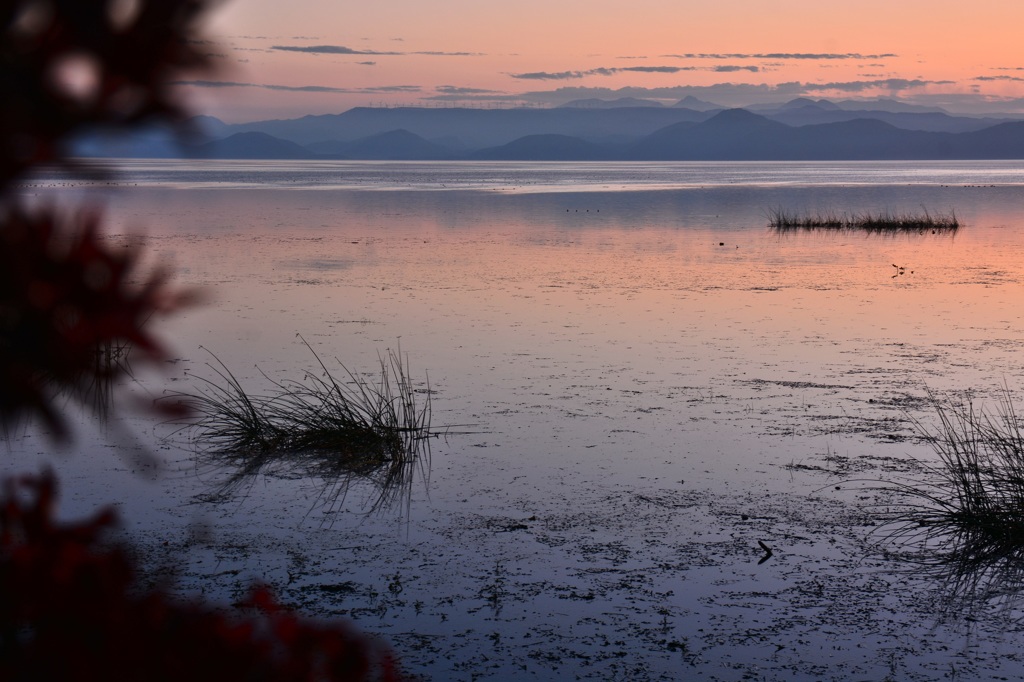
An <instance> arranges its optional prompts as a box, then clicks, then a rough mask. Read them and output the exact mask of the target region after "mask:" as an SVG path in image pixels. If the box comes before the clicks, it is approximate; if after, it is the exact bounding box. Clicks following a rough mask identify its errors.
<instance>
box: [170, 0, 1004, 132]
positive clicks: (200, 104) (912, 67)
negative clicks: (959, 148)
mask: <svg viewBox="0 0 1024 682" xmlns="http://www.w3.org/2000/svg"><path fill="white" fill-rule="evenodd" d="M1022 27H1024V3H1017V2H1006V0H974V1H973V2H964V1H963V0H957V1H951V0H899V2H893V0H861V1H860V2H856V3H852V2H848V3H832V2H822V1H821V0H775V1H772V2H766V1H765V0H715V1H714V2H711V1H708V0H704V1H701V2H695V1H693V0H631V1H630V2H623V0H614V1H613V0H517V1H516V2H503V1H502V2H481V1H480V0H433V1H432V2H423V1H422V0H375V2H373V3H350V2H346V3H341V2H337V0H290V1H289V2H281V1H280V0H228V2H226V3H225V4H223V5H222V6H220V7H219V8H217V9H216V10H214V12H213V14H212V15H211V20H210V21H209V22H208V25H207V35H208V37H209V38H210V40H211V43H210V45H209V52H210V53H211V54H213V55H214V56H215V62H216V63H217V64H218V65H219V66H220V68H219V70H218V71H216V72H214V73H212V74H204V75H202V76H201V77H194V78H192V79H191V80H189V81H185V82H183V83H182V84H181V85H180V86H179V87H180V88H181V90H182V91H183V92H185V93H187V95H188V97H189V98H190V99H191V101H192V102H193V108H194V109H196V110H198V111H200V112H202V113H208V114H212V115H215V116H218V117H220V118H223V119H224V120H227V121H231V122H235V121H250V120H261V119H268V118H294V117H298V116H302V115H305V114H324V113H340V112H342V111H345V110H347V109H350V108H352V107H355V106H380V105H384V104H386V105H416V106H477V107H495V106H502V107H508V106H552V105H557V104H560V103H563V102H566V101H569V100H572V99H579V98H584V97H600V98H603V99H614V98H617V97H625V96H631V97H644V98H649V99H657V100H660V101H663V102H664V103H666V104H671V103H674V102H676V101H678V100H680V99H682V98H683V97H685V96H687V95H693V96H695V97H698V98H700V99H703V100H707V101H711V102H714V103H717V104H721V105H724V106H742V105H747V104H755V103H764V102H784V101H787V100H789V99H792V98H794V97H799V96H807V97H814V98H819V97H828V98H832V99H839V98H843V99H848V98H874V97H894V98H898V99H901V100H904V101H908V102H912V103H916V104H926V105H932V106H940V107H943V108H945V109H947V110H949V111H952V112H965V113H979V112H984V111H1001V112H1010V111H1013V112H1024V42H1022V40H1021V35H1022V34H1021V31H1022Z"/></svg>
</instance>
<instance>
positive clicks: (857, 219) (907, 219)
mask: <svg viewBox="0 0 1024 682" xmlns="http://www.w3.org/2000/svg"><path fill="white" fill-rule="evenodd" d="M768 228H769V229H770V230H772V231H773V232H775V233H777V234H788V233H792V232H830V231H834V232H861V233H865V234H877V235H897V234H956V232H957V231H958V230H959V229H960V219H959V218H957V216H956V211H950V212H949V213H946V214H938V215H932V214H931V213H929V211H928V209H926V208H922V212H921V213H896V212H892V211H883V212H879V213H871V212H865V213H836V212H834V211H825V212H819V213H815V214H811V213H796V212H791V211H786V210H785V209H783V208H781V207H779V208H773V209H771V210H769V211H768Z"/></svg>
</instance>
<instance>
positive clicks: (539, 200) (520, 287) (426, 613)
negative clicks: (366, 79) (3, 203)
mask: <svg viewBox="0 0 1024 682" xmlns="http://www.w3.org/2000/svg"><path fill="white" fill-rule="evenodd" d="M122 165H123V166H124V167H125V170H124V171H123V172H122V174H121V175H119V176H118V177H117V178H115V179H112V180H107V181H105V182H102V183H100V182H97V181H90V182H82V181H78V182H70V181H68V180H66V179H64V180H61V179H59V178H56V177H52V176H43V177H40V178H38V179H37V180H35V181H33V182H31V183H27V184H26V186H25V187H24V188H23V190H22V191H23V192H25V193H26V194H30V195H35V196H39V197H40V198H41V199H43V200H56V201H59V202H65V201H67V202H69V203H70V202H72V201H75V200H78V199H82V198H85V199H87V200H90V201H95V202H102V203H104V204H105V205H106V213H107V215H108V216H109V218H110V220H111V222H112V224H113V225H114V229H113V230H112V234H111V239H117V240H122V241H128V240H134V239H137V238H139V236H138V235H139V234H140V233H143V232H144V235H145V241H146V244H147V246H148V248H149V250H150V253H151V254H153V256H154V259H161V260H165V261H168V262H171V263H173V265H174V269H175V272H176V281H177V282H179V283H180V284H182V285H186V286H195V287H198V288H200V289H201V290H203V291H204V292H207V294H208V295H209V300H208V301H207V303H206V304H205V305H203V306H202V307H197V308H195V309H193V310H189V311H185V312H184V313H182V314H180V315H178V316H177V317H176V318H174V319H172V320H169V321H164V322H161V323H160V324H161V328H162V329H163V330H164V331H165V335H166V336H167V337H168V338H169V339H170V341H171V343H172V345H173V347H174V349H175V358H174V361H173V362H171V363H168V366H167V368H166V371H165V372H163V373H162V374H156V373H152V372H146V373H144V374H141V375H137V381H136V382H134V383H133V384H132V385H130V386H128V387H126V388H127V389H128V390H129V391H131V392H134V393H136V394H138V395H143V396H147V397H156V396H159V395H162V394H163V393H164V392H165V391H167V390H176V389H177V390H187V389H188V388H190V387H191V386H192V384H191V382H194V381H195V380H194V378H190V375H191V376H194V375H200V376H211V369H210V368H209V367H208V363H210V362H211V356H210V355H208V354H207V353H206V352H205V351H204V350H202V349H201V348H200V347H202V348H205V349H209V350H210V351H213V352H214V353H216V355H217V357H219V358H220V359H221V360H223V361H224V362H225V363H227V365H228V366H229V367H230V368H231V369H232V371H233V372H235V374H236V375H237V376H238V377H239V378H240V379H241V380H242V381H243V383H244V384H245V385H246V386H248V387H251V389H252V390H262V389H263V388H265V387H266V385H267V384H266V379H265V377H263V376H262V373H265V374H267V375H268V376H270V377H271V378H273V379H278V380H283V379H291V378H300V377H301V374H302V373H303V372H304V371H306V370H312V369H315V365H314V362H315V361H314V359H313V358H312V357H311V356H310V354H309V352H308V350H307V349H306V348H305V347H304V346H303V345H302V342H301V341H300V339H298V338H296V335H297V334H301V335H302V337H303V338H305V339H306V340H307V341H309V342H310V343H311V344H312V345H313V346H314V348H316V350H317V352H318V353H319V354H320V355H321V356H322V357H323V358H325V360H326V361H327V362H328V364H330V363H332V362H334V361H335V360H337V361H339V362H340V363H343V364H344V366H345V367H347V368H349V369H352V370H355V371H361V370H364V369H365V370H368V371H373V370H374V369H375V368H376V367H377V366H378V360H377V358H378V353H379V352H382V351H383V350H384V349H387V348H392V349H394V348H397V347H398V344H400V346H401V351H402V353H403V354H406V355H407V356H408V358H409V362H410V365H411V371H412V374H413V376H414V378H416V379H418V380H420V381H421V382H422V383H421V384H420V385H419V389H420V390H421V392H425V391H426V390H428V389H427V379H428V377H429V391H430V395H431V397H432V404H433V426H434V428H435V429H438V430H440V431H442V432H444V433H443V437H439V438H436V439H434V440H432V441H431V457H430V467H429V470H428V471H427V470H418V471H417V473H416V476H417V477H416V479H415V480H414V482H413V485H412V487H411V489H410V491H409V496H408V497H407V498H403V499H404V502H403V504H400V505H398V506H397V507H392V508H390V509H387V510H385V511H383V512H382V513H375V514H371V515H367V514H366V513H365V511H366V509H367V508H368V506H369V505H371V504H372V502H373V501H374V499H375V494H376V491H374V490H373V489H372V487H368V486H360V485H358V484H356V485H353V486H350V487H349V488H347V489H346V488H344V487H343V486H340V485H339V483H338V482H333V485H332V482H324V481H321V480H318V479H315V478H310V477H308V476H304V475H302V473H301V472H295V473H292V474H289V473H288V472H287V471H283V472H278V473H277V474H276V475H273V476H266V477H261V478H258V479H255V480H253V481H252V482H251V485H249V486H248V487H247V488H245V489H243V491H242V492H241V493H240V494H239V495H237V496H235V497H233V498H232V499H230V500H228V501H220V502H216V503H215V502H210V501H204V498H203V493H205V492H208V491H209V490H210V489H211V487H212V486H214V485H215V484H216V482H217V481H218V480H219V477H220V476H222V475H223V472H219V471H217V470H214V469H211V468H209V467H205V466H203V465H201V464H200V463H199V462H198V461H197V459H196V457H195V453H194V452H193V451H192V450H191V449H190V447H189V445H188V443H186V442H184V441H183V439H182V437H181V434H177V435H175V434H173V433H172V429H171V428H170V427H168V426H167V425H160V424H154V423H152V422H151V421H147V420H146V418H145V417H142V416H139V415H132V414H130V413H129V412H128V410H127V409H125V410H122V411H121V412H119V413H118V414H120V417H119V418H118V419H117V420H115V421H113V422H111V423H109V424H107V425H106V426H105V427H94V426H90V425H89V422H90V421H91V420H90V419H88V418H86V417H83V426H82V429H81V431H80V434H79V439H78V443H77V446H76V448H75V450H76V452H75V453H74V454H73V455H72V454H69V453H63V454H62V453H56V454H50V453H51V451H52V446H51V445H50V444H49V442H48V441H47V440H46V439H45V435H44V434H42V433H39V432H38V430H37V429H35V428H33V427H25V428H23V429H20V430H19V431H18V432H16V433H14V434H12V437H11V439H10V441H9V442H10V446H9V454H8V458H7V464H5V470H24V469H25V468H26V467H30V466H34V465H36V464H38V462H40V461H41V460H44V459H47V460H53V461H54V462H55V465H56V466H57V467H58V470H59V471H60V472H61V474H62V480H63V481H64V486H65V489H66V492H65V497H64V499H65V504H64V507H63V509H64V511H63V513H64V514H65V515H67V516H75V515H80V514H84V513H86V512H87V511H89V510H91V509H93V508H95V506H97V505H99V504H103V503H106V502H117V503H118V504H119V506H120V507H121V508H122V513H123V516H124V518H125V519H126V527H125V535H126V537H127V538H129V539H130V540H131V541H132V542H133V543H135V546H136V548H137V551H138V552H139V553H140V556H141V557H142V558H143V560H144V562H145V564H146V565H147V566H149V567H151V568H152V567H162V566H166V567H168V568H169V569H170V570H172V571H173V572H174V573H176V574H177V576H178V578H177V581H178V585H179V588H180V590H181V591H182V592H183V593H184V594H192V595H199V594H201V595H204V596H205V597H207V598H211V599H215V600H218V601H221V602H222V603H225V604H230V603H231V602H232V601H234V600H237V599H238V598H239V597H240V596H241V595H242V594H244V592H245V590H246V589H247V588H248V586H249V585H250V584H251V583H252V582H253V581H254V580H259V581H263V582H267V583H269V584H270V585H272V586H273V587H274V588H275V590H276V591H277V592H278V594H279V595H281V597H282V599H283V600H284V601H285V602H286V603H288V604H291V605H293V606H295V607H296V608H298V609H299V610H300V611H301V612H303V613H307V614H309V615H310V616H315V617H343V618H348V619H352V620H354V621H355V622H356V623H357V625H359V627H361V628H363V629H365V630H367V631H370V632H374V633H379V634H380V635H381V636H382V637H384V638H385V639H386V640H387V641H389V642H390V643H391V644H392V646H393V647H394V649H395V650H396V652H397V654H398V656H399V657H400V659H401V661H402V663H403V666H404V667H405V668H406V670H407V671H409V672H410V673H412V674H415V675H420V676H423V677H424V678H428V679H438V680H441V679H444V680H448V679H452V680H459V679H465V680H470V679H496V680H497V679H567V678H574V677H576V678H592V679H624V680H625V679H629V680H644V679H708V680H741V679H765V680H771V679H780V680H781V679H787V680H789V679H807V680H810V679H836V680H846V679H883V678H885V677H886V676H889V677H890V678H891V679H911V680H913V679H920V680H931V679H937V678H949V679H978V678H990V677H991V678H995V677H998V676H1004V677H1007V678H1011V679H1012V678H1016V677H1020V676H1021V675H1022V674H1024V661H1022V660H1021V656H1020V654H1019V653H1018V650H1019V643H1020V641H1021V635H1022V633H1021V627H1022V626H1021V625H1020V623H1019V618H1020V617H1021V615H1022V613H1021V611H1020V604H1019V603H1018V601H1017V599H1016V595H1017V593H1018V589H1019V586H1018V585H1014V584H1006V583H1001V584H998V585H992V584H983V585H982V586H981V587H976V588H974V591H973V592H971V593H969V594H965V593H964V587H963V586H964V584H965V583H964V581H963V580H961V579H960V576H958V575H957V574H956V571H955V569H953V568H951V569H950V571H948V572H947V573H945V574H944V573H943V571H942V570H941V567H939V569H936V568H935V567H932V568H929V569H928V570H925V569H923V568H922V567H921V566H919V565H917V564H913V563H910V562H908V561H906V560H905V558H903V557H901V556H900V555H898V554H893V553H892V552H890V551H887V550H891V549H892V547H890V546H888V545H886V544H885V543H884V542H882V540H883V538H884V536H885V530H884V527H880V526H879V525H878V521H879V519H878V514H877V512H878V509H879V506H878V505H884V503H885V502H886V499H885V497H884V495H883V494H882V493H880V492H879V491H877V490H875V489H874V488H873V487H872V486H871V485H869V484H864V483H859V482H858V481H875V480H897V481H918V480H925V479H926V478H927V476H928V472H927V469H926V466H927V465H928V464H929V463H930V462H933V461H934V455H933V454H932V452H931V450H930V448H929V447H928V445H927V444H926V443H924V442H922V440H921V439H920V438H919V434H918V433H917V432H916V431H915V429H914V428H913V426H912V424H911V420H912V419H919V420H921V421H922V422H924V423H926V424H927V423H929V420H931V419H932V408H931V407H930V399H929V396H930V395H952V396H963V395H965V394H967V393H969V394H971V395H973V396H974V398H975V399H976V400H978V401H980V402H982V403H986V402H987V403H989V404H992V403H993V402H994V401H995V400H997V399H998V397H999V395H1000V394H1001V391H1002V390H1003V389H1004V386H1005V387H1008V388H1009V390H1010V392H1011V393H1013V394H1018V393H1019V391H1020V389H1021V388H1022V387H1021V386H1020V385H1019V384H1018V383H1017V382H1018V381H1019V377H1021V376H1024V371H1022V370H1024V366H1022V365H1024V355H1022V353H1021V350H1022V348H1024V335H1022V328H1024V320H1022V316H1021V312H1020V306H1019V300H1020V299H1019V296H1020V292H1021V286H1022V282H1024V221H1022V218H1021V216H1024V175H1022V174H1021V173H1020V171H1019V170H1018V169H1017V168H1016V167H1015V165H1014V164H1002V163H997V164H970V163H961V164H953V165H949V166H943V165H942V164H902V165H901V164H876V165H872V164H643V165H642V166H641V167H638V166H636V165H631V164H622V165H615V164H548V165H545V164H506V165H501V164H479V165H474V164H372V163H363V164H360V163H351V164H340V165H336V166H329V167H327V166H325V167H321V166H316V167H313V168H310V167H306V166H303V165H299V164H291V163H278V162H270V163H267V164H261V165H260V167H253V165H252V164H245V163H234V162H232V163H206V164H203V163H194V162H190V163H187V164H176V163H169V164H161V163H148V162H132V163H127V164H122ZM72 185H74V186H72ZM922 206H923V207H926V208H927V209H928V210H929V211H931V212H933V213H943V212H948V211H955V212H956V215H957V216H958V218H959V219H960V220H961V221H962V223H963V225H964V226H963V227H962V228H961V229H960V230H959V231H958V232H957V233H956V234H955V235H948V234H931V233H929V232H923V233H922V232H914V233H904V234H899V235H890V236H869V235H864V234H861V233H858V232H856V231H851V232H843V233H836V234H822V233H806V234H795V235H778V234H773V233H771V232H770V231H769V230H768V229H767V227H766V223H767V215H768V214H769V212H770V211H771V210H772V209H773V208H777V207H782V208H785V209H787V210H792V211H797V212H839V213H842V212H849V213H855V212H858V213H859V212H872V213H877V212H884V211H895V212H916V211H918V210H920V208H921V207H922ZM449 425H450V426H451V428H450V429H448V430H447V432H445V427H446V426H449ZM142 452H148V453H153V454H156V455H157V457H158V458H159V459H160V460H161V461H162V463H163V467H162V472H161V473H160V474H159V475H158V476H155V477H153V476H145V475H141V474H140V472H139V471H138V469H139V467H138V463H137V460H136V459H133V458H132V453H142ZM765 548H767V550H766V549H765Z"/></svg>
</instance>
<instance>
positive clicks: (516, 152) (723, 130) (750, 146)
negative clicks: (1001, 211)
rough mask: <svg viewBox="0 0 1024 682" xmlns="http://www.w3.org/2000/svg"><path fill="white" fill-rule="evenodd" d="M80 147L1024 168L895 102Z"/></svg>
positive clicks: (135, 151) (374, 120) (978, 134)
mask: <svg viewBox="0 0 1024 682" xmlns="http://www.w3.org/2000/svg"><path fill="white" fill-rule="evenodd" d="M192 124H193V127H194V129H195V130H196V131H197V134H196V135H194V136H192V137H191V138H190V139H189V140H187V141H185V142H184V144H182V143H180V142H178V141H177V140H176V139H175V138H174V137H173V134H172V133H171V132H170V131H168V130H166V129H149V130H146V131H145V132H143V133H138V134H136V135H134V136H131V137H124V136H121V137H118V138H115V139H110V138H104V137H102V136H100V135H94V136H87V137H84V138H82V139H79V140H77V141H76V142H75V143H74V146H73V152H74V153H76V154H79V155H82V156H125V157H142V158H154V157H159V158H167V157H186V158H187V157H195V158H220V159H311V160H312V159H369V160H458V159H468V160H473V159H478V160H520V161H593V160H624V161H652V160H659V161H672V160H679V161H682V160H693V161H705V160H707V161H712V160H844V159H849V160H872V159H877V160H882V159H885V160H900V159H907V160H910V159H1024V120H1020V118H1019V117H1018V118H1013V117H1011V116H999V115H992V116H988V117H969V116H955V115H952V114H949V113H947V112H944V111H942V110H941V109H935V108H925V107H915V106H912V105H908V104H904V103H900V102H896V101H893V100H874V101H870V102H864V101H856V102H853V101H851V102H845V101H844V102H831V101H828V100H810V99H804V98H801V99H796V100H792V101H790V102H784V103H781V104H777V105H759V106H756V107H748V108H744V109H723V108H722V107H718V106H716V105H714V104H713V103H711V102H704V101H701V100H698V99H696V98H693V97H688V98H686V99H685V100H682V101H680V102H679V103H677V104H676V105H675V106H664V105H662V104H661V103H659V102H655V101H650V100H637V99H632V98H625V99H620V100H611V101H605V100H577V101H576V102H571V103H569V104H568V105H565V106H561V107H558V108H554V109H465V108H447V109H440V108H418V107H403V108H387V109H381V108H355V109H350V110H349V111H346V112H344V113H341V114H331V115H320V116H304V117H302V118H296V119H287V120H271V121H257V122H253V123H239V124H228V123H224V122H223V121H220V120H218V119H215V118H212V117H209V116H203V117H197V118H195V119H192Z"/></svg>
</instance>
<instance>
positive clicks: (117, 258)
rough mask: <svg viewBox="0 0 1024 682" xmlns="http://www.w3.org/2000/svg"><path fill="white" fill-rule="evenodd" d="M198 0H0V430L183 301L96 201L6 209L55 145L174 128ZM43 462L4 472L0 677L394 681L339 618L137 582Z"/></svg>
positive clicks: (136, 342) (100, 523) (191, 57)
mask: <svg viewBox="0 0 1024 682" xmlns="http://www.w3.org/2000/svg"><path fill="white" fill-rule="evenodd" d="M213 2H214V0H0V95H2V99H0V427H4V426H7V425H8V424H10V423H12V422H13V421H14V420H16V419H17V418H19V417H21V416H22V415H28V416H34V417H41V418H42V419H44V420H45V421H46V422H47V423H48V425H49V426H50V430H51V432H52V433H53V434H54V435H56V436H61V435H66V433H67V428H66V424H65V422H64V420H63V418H62V417H61V415H60V414H59V412H58V411H57V409H56V408H55V407H54V401H55V399H56V398H57V396H67V397H71V398H73V399H75V400H78V401H80V402H82V401H84V399H85V398H84V396H85V393H86V392H87V390H86V389H87V387H89V386H92V385H96V384H102V383H104V382H108V383H109V382H110V381H111V380H113V379H115V378H117V376H118V375H119V374H123V373H125V372H126V371H127V370H126V368H125V367H124V366H123V365H121V364H118V363H109V362H103V361H102V358H99V357H98V354H101V353H102V352H103V349H104V348H107V349H109V348H112V347H118V346H122V345H127V346H131V347H132V348H134V349H137V350H138V352H139V353H140V354H141V357H142V359H143V360H144V361H149V362H156V361H159V360H161V359H163V358H164V352H163V348H162V345H161V343H160V341H159V339H157V338H156V337H155V336H154V335H153V334H152V333H151V332H150V331H148V330H147V329H146V327H145V324H144V323H145V322H146V321H147V320H148V319H149V317H150V316H151V315H152V314H154V313H157V312H161V311H165V310H167V309H168V308H170V307H172V306H173V305H174V304H176V303H181V302H183V297H182V295H181V294H180V293H175V292H173V291H172V290H171V289H169V288H168V286H167V277H166V273H165V272H163V271H161V270H159V269H158V270H155V271H153V272H150V273H149V274H148V275H147V274H145V273H142V274H140V273H139V272H138V269H139V263H140V260H141V253H140V251H138V250H137V249H131V248H122V247H118V246H115V245H113V244H111V243H110V242H109V241H107V240H105V239H103V237H102V236H101V234H100V232H101V230H100V218H99V215H98V213H96V212H90V211H87V210H82V211H79V212H77V213H62V212H60V211H58V210H56V209H55V208H48V207H46V206H42V207H36V208H33V209H31V210H29V209H27V208H25V207H24V206H22V205H21V203H22V202H20V201H19V197H18V195H17V191H16V189H15V187H16V182H17V180H18V179H19V178H21V177H23V176H24V175H25V174H26V173H27V172H28V171H29V170H30V169H31V168H32V167H33V166H37V165H39V164H43V163H49V164H64V165H69V164H70V161H69V160H68V159H67V158H65V154H66V146H67V142H68V140H69V139H70V138H71V137H72V136H73V135H75V134H76V133H81V132H83V131H86V130H93V129H97V128H103V127H106V128H110V129H113V130H119V129H124V128H127V127H130V126H134V125H137V124H140V123H144V122H147V121H161V122H165V123H166V122H171V123H175V124H178V125H181V124H182V120H183V114H182V111H181V109H180V108H179V106H178V104H177V102H176V100H175V98H174V97H173V94H172V92H171V87H172V86H171V85H170V83H171V82H172V79H173V78H175V77H177V76H179V75H181V74H182V73H183V72H195V71H197V70H202V69H208V68H209V63H208V58H207V57H206V56H204V55H203V52H202V50H203V49H205V48H204V47H203V45H204V43H205V41H204V40H203V39H202V38H201V37H200V36H199V34H198V32H197V30H196V29H197V24H198V22H199V20H200V19H201V17H202V14H203V12H204V11H205V10H206V9H207V8H208V7H209V6H210V5H211V4H213ZM55 503H56V482H55V478H54V476H53V475H52V474H49V473H47V474H44V475H42V476H26V477H21V478H14V479H8V480H7V481H6V482H5V483H4V488H3V494H2V495H0V679H2V680H17V681H21V680H26V681H27V680H69V679H74V680H103V681H104V682H108V681H110V680H146V681H147V682H148V681H152V680H190V681H201V680H216V681H217V682H223V680H268V681H269V680H282V681H283V680H364V679H381V680H393V679H398V674H397V672H396V671H395V668H394V666H393V664H392V661H391V658H390V654H389V653H388V650H387V648H386V647H384V646H383V645H382V644H379V643H377V642H374V641H372V640H370V639H369V638H367V637H365V636H363V635H361V634H359V633H357V632H356V631H355V630H353V629H352V628H351V627H350V626H346V625H344V624H339V623H332V624H327V623H313V622H309V621H305V620H303V619H300V618H298V617H297V616H296V615H294V614H292V613H290V612H289V611H288V610H286V609H284V608H282V607H281V606H279V605H278V604H277V603H276V602H275V601H274V599H273V597H272V596H271V594H270V592H269V591H268V590H267V589H265V588H255V589H254V590H253V593H252V596H251V597H250V608H249V609H247V610H246V611H244V612H238V611H235V612H231V613H227V612H225V610H224V609H217V608H214V607H211V606H206V605H203V604H188V603H182V602H180V601H177V600H175V599H174V598H172V597H171V596H170V593H169V592H167V591H161V590H151V591H148V592H142V591H141V590H140V589H139V588H138V587H137V586H136V585H135V583H134V581H135V576H134V569H133V564H132V562H131V561H130V560H129V557H128V555H126V554H125V553H124V552H123V551H121V550H119V549H117V548H116V547H112V546H110V545H109V544H108V543H107V541H106V540H105V539H104V531H106V530H107V529H109V527H110V526H111V525H112V524H113V523H114V521H115V516H114V514H113V512H112V511H109V510H108V511H102V512H100V513H99V514H98V515H97V516H96V517H95V518H93V519H91V520H88V521H85V522H82V523H78V524H74V525H66V526H61V525H58V524H57V523H55V521H54V511H53V509H54V505H55Z"/></svg>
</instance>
